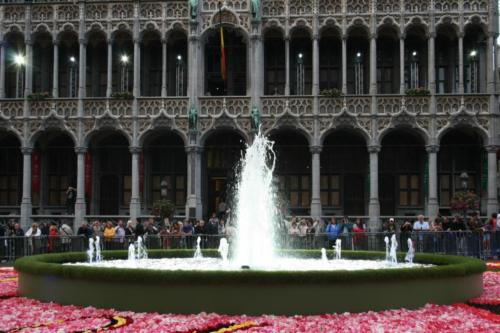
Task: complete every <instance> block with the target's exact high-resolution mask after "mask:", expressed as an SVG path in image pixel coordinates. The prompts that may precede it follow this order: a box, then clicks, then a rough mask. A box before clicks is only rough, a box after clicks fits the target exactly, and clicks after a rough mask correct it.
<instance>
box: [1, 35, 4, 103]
mask: <svg viewBox="0 0 500 333" xmlns="http://www.w3.org/2000/svg"><path fill="white" fill-rule="evenodd" d="M0 98H5V42H4V41H1V40H0Z"/></svg>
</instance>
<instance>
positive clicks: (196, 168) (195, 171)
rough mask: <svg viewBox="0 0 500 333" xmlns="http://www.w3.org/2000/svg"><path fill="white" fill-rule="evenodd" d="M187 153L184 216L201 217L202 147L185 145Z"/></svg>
mask: <svg viewBox="0 0 500 333" xmlns="http://www.w3.org/2000/svg"><path fill="white" fill-rule="evenodd" d="M186 153H187V200H186V217H189V218H197V219H199V218H201V217H202V214H203V206H202V202H201V155H202V153H203V148H202V147H200V146H197V145H189V146H186Z"/></svg>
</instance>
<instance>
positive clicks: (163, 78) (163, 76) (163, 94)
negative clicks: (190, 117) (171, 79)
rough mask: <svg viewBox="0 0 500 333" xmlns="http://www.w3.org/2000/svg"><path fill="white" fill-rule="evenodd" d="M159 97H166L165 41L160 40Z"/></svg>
mask: <svg viewBox="0 0 500 333" xmlns="http://www.w3.org/2000/svg"><path fill="white" fill-rule="evenodd" d="M161 97H167V40H166V39H163V38H162V40H161Z"/></svg>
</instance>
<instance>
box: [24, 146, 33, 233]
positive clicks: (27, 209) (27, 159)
mask: <svg viewBox="0 0 500 333" xmlns="http://www.w3.org/2000/svg"><path fill="white" fill-rule="evenodd" d="M21 152H22V154H23V197H22V200H21V228H23V229H24V230H25V231H26V230H27V228H29V226H30V224H31V214H32V206H31V153H32V152H33V148H31V147H22V148H21Z"/></svg>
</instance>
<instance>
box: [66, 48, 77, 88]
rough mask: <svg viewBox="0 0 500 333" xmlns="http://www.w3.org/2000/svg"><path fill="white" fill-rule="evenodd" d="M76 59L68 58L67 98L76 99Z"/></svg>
mask: <svg viewBox="0 0 500 333" xmlns="http://www.w3.org/2000/svg"><path fill="white" fill-rule="evenodd" d="M76 65H77V63H76V58H75V57H74V56H70V57H69V78H68V81H69V82H68V87H69V89H68V97H76V94H77V67H76Z"/></svg>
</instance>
